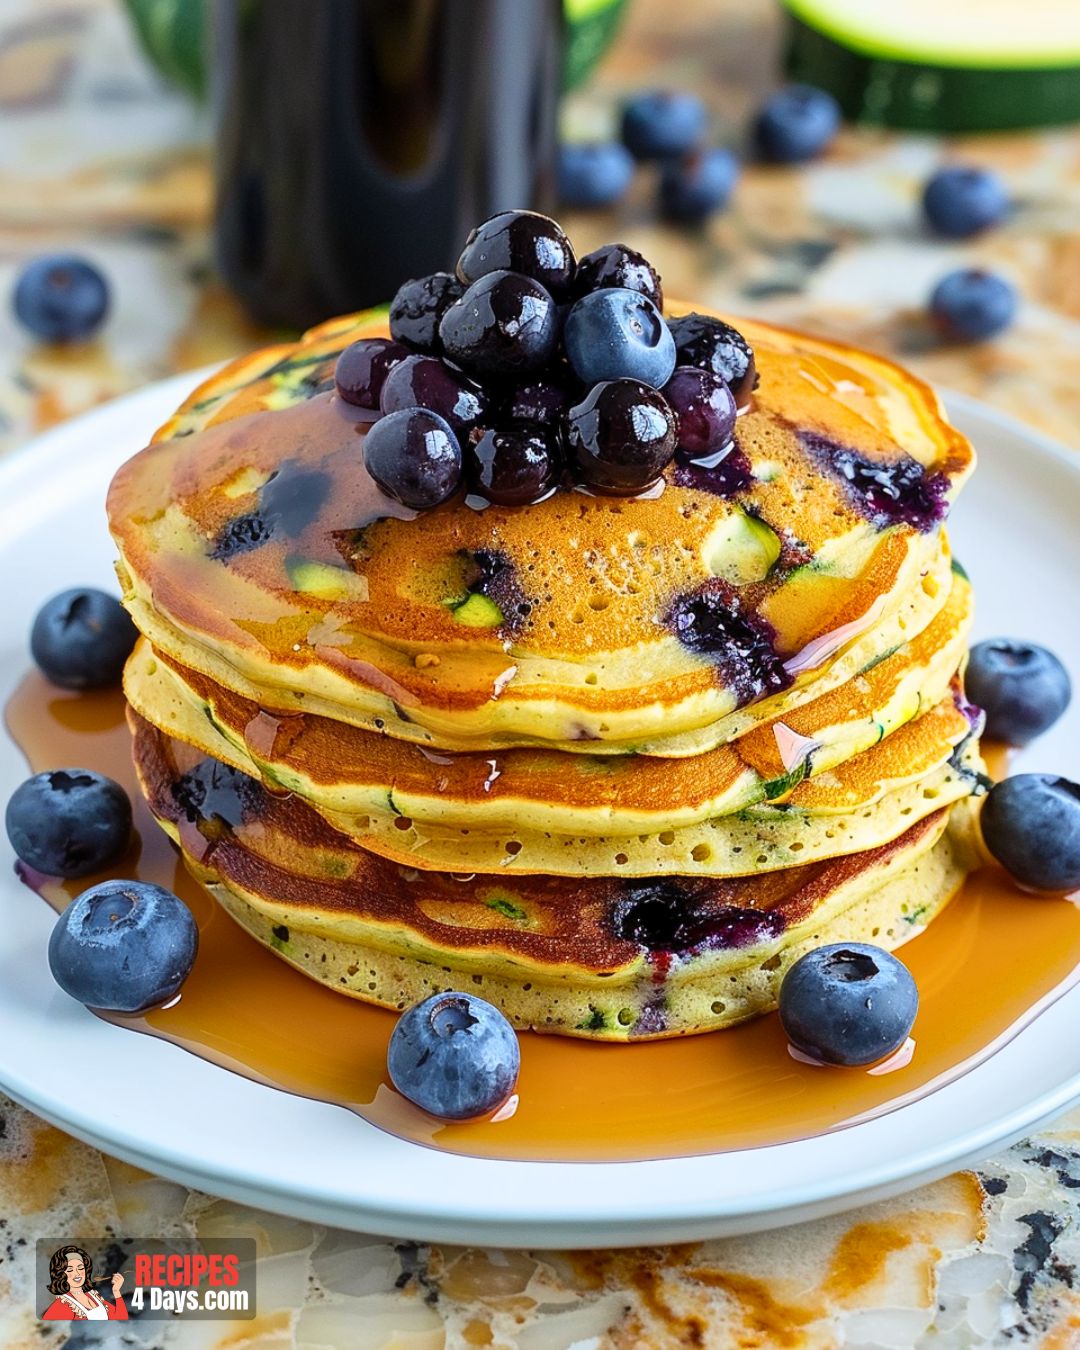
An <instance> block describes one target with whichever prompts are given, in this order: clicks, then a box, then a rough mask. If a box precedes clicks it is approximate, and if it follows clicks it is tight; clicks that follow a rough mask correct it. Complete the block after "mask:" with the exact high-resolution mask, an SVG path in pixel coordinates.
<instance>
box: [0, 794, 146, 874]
mask: <svg viewBox="0 0 1080 1350" xmlns="http://www.w3.org/2000/svg"><path fill="white" fill-rule="evenodd" d="M4 823H5V825H6V827H7V834H8V838H9V839H10V840H11V847H12V848H13V849H14V850H15V852H16V854H17V855H18V857H20V858H21V859H22V861H23V862H24V863H26V864H27V866H29V867H32V868H33V869H34V871H35V872H41V873H43V874H44V875H45V876H49V877H85V876H88V875H89V874H90V873H91V872H97V871H98V870H99V869H100V868H102V867H105V866H106V865H107V864H108V863H111V862H113V861H114V859H116V858H118V857H119V856H120V854H121V853H123V851H124V849H125V848H126V847H127V843H128V840H129V839H130V837H131V803H130V801H129V800H128V796H127V793H126V792H125V791H124V789H123V788H122V787H121V786H120V784H119V783H115V782H113V780H112V779H111V778H106V777H105V775H104V774H100V773H95V772H94V771H93V770H92V769H52V770H48V771H46V772H45V773H36V774H34V776H33V778H28V779H27V780H26V781H25V782H24V783H21V784H20V785H19V786H18V787H17V788H16V789H15V791H14V792H13V793H12V795H11V799H10V800H9V801H8V804H7V811H6V814H5V821H4Z"/></svg>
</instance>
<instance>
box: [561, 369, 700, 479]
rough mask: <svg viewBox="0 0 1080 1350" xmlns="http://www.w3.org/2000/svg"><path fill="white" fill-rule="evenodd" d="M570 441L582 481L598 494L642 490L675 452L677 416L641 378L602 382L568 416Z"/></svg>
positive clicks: (662, 469)
mask: <svg viewBox="0 0 1080 1350" xmlns="http://www.w3.org/2000/svg"><path fill="white" fill-rule="evenodd" d="M566 425H567V431H566V442H567V449H568V451H569V454H570V455H571V456H572V457H573V460H574V465H575V468H576V470H577V472H578V474H579V475H580V477H581V480H582V481H583V482H584V483H585V484H586V485H587V486H588V487H591V488H595V489H596V490H597V491H598V492H604V493H610V494H613V495H616V496H625V495H629V494H632V493H635V492H642V491H644V490H645V489H646V488H648V487H651V486H652V484H653V483H655V482H656V480H657V479H658V478H659V477H660V475H661V474H662V473H663V471H664V469H665V468H666V466H667V465H668V464H669V463H670V462H671V459H672V456H673V455H674V454H675V414H674V413H673V412H672V411H671V408H670V407H669V406H668V402H667V400H666V399H665V398H664V396H663V394H661V393H659V392H658V391H657V390H655V389H652V388H650V386H649V385H647V384H643V383H642V382H641V381H640V380H611V381H609V382H607V383H604V384H598V385H596V387H595V388H594V389H592V390H590V392H589V393H588V394H587V395H586V396H585V398H584V399H582V401H581V402H580V403H578V404H575V406H574V407H573V408H571V409H570V412H569V413H568V414H567V424H566Z"/></svg>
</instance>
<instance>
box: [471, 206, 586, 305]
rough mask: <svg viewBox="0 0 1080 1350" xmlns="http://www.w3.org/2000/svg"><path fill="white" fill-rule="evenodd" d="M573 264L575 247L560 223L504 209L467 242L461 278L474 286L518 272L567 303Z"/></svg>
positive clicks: (475, 232) (474, 232)
mask: <svg viewBox="0 0 1080 1350" xmlns="http://www.w3.org/2000/svg"><path fill="white" fill-rule="evenodd" d="M575 266H576V259H575V257H574V249H573V246H572V245H571V243H570V240H569V239H568V238H567V235H566V231H565V230H564V229H563V227H562V226H561V225H560V224H559V223H558V221H555V220H552V219H551V217H550V216H542V215H540V214H539V212H537V211H502V212H500V213H499V214H498V215H497V216H492V217H491V219H490V220H485V221H484V223H483V224H482V225H478V226H477V227H476V229H475V230H473V231H472V233H471V234H470V235H469V237H468V239H466V241H465V247H464V249H463V250H462V253H461V257H460V258H459V259H458V264H457V274H458V278H459V280H461V281H463V282H464V283H465V285H466V286H471V285H472V284H473V282H476V281H479V280H480V278H481V277H486V276H488V275H489V274H490V273H492V272H518V273H520V274H521V275H522V276H526V277H530V278H531V279H532V280H533V281H538V282H539V283H540V285H541V286H542V287H543V288H544V290H545V291H547V292H548V294H549V295H552V296H554V297H555V299H556V300H565V299H566V298H567V296H568V295H569V293H570V283H571V282H572V281H573V279H574V268H575Z"/></svg>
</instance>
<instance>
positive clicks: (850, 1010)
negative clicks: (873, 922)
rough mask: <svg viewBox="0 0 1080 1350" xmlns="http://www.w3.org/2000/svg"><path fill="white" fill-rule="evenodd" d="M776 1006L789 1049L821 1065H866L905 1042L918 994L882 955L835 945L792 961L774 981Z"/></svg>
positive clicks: (855, 945) (864, 946) (857, 945)
mask: <svg viewBox="0 0 1080 1350" xmlns="http://www.w3.org/2000/svg"><path fill="white" fill-rule="evenodd" d="M779 1003H780V1021H781V1023H782V1024H783V1027H784V1031H785V1033H786V1034H787V1038H788V1040H789V1041H790V1042H791V1044H792V1045H793V1046H794V1047H795V1049H796V1050H801V1051H802V1052H803V1054H804V1055H809V1056H810V1057H811V1058H812V1059H817V1060H821V1061H823V1062H824V1063H826V1064H843V1065H860V1064H873V1063H874V1061H875V1060H879V1059H884V1058H885V1057H886V1056H888V1055H891V1054H892V1053H893V1052H894V1051H895V1050H899V1048H900V1047H901V1046H902V1045H903V1044H904V1042H905V1041H906V1040H907V1038H908V1035H909V1034H910V1032H911V1028H912V1025H913V1023H914V1021H915V1014H916V1013H917V1012H918V1011H919V991H918V989H917V988H916V987H915V981H914V979H913V978H912V976H911V972H910V971H909V970H908V968H907V966H905V965H904V964H903V963H902V962H901V961H898V960H897V959H896V957H895V956H893V955H892V954H891V953H890V952H887V951H884V950H883V949H882V948H881V947H873V946H871V945H870V944H869V943H865V942H851V943H844V942H835V943H832V944H830V945H829V946H827V947H816V948H814V950H813V951H809V952H807V953H806V955H805V956H801V957H800V958H799V960H798V961H796V962H795V964H794V965H793V966H792V967H791V969H790V970H789V971H788V973H787V974H786V975H785V976H784V980H783V983H782V984H781V985H780V1000H779Z"/></svg>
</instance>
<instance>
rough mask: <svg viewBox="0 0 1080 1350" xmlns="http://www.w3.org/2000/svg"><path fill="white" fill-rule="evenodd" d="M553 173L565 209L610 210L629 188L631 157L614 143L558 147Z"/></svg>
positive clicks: (632, 160) (632, 172)
mask: <svg viewBox="0 0 1080 1350" xmlns="http://www.w3.org/2000/svg"><path fill="white" fill-rule="evenodd" d="M557 173H558V187H559V200H560V201H561V202H562V203H563V204H564V205H565V206H580V207H588V206H611V205H612V204H613V203H614V202H617V201H618V200H619V198H620V197H622V196H623V194H624V193H625V192H626V189H627V188H628V187H629V186H630V180H631V179H632V178H633V176H634V157H633V155H631V153H630V151H629V150H627V148H626V147H625V146H624V145H620V144H619V143H618V142H617V141H606V142H604V141H595V142H591V143H589V144H587V145H580V144H579V145H562V146H560V147H559V163H558V171H557Z"/></svg>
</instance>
